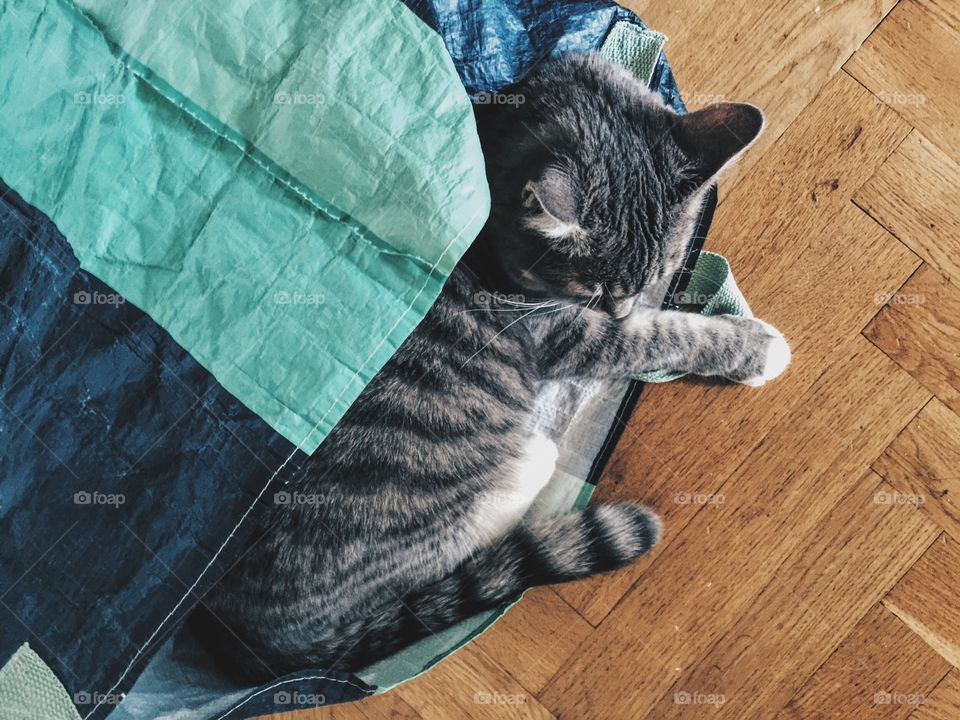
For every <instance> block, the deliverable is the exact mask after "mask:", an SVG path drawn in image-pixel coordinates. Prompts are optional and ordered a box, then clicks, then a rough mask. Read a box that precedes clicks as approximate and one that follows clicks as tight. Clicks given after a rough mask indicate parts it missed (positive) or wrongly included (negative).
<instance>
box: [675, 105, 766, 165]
mask: <svg viewBox="0 0 960 720" xmlns="http://www.w3.org/2000/svg"><path fill="white" fill-rule="evenodd" d="M763 124H764V120H763V113H762V112H761V111H760V108H758V107H754V106H753V105H747V104H745V103H729V102H722V103H716V104H714V105H710V106H709V107H705V108H703V109H702V110H697V111H696V112H692V113H688V114H686V115H681V116H680V117H679V118H678V120H677V122H676V123H675V124H674V126H673V129H672V133H673V139H674V140H675V141H676V142H677V144H678V145H679V146H680V149H681V150H683V152H684V153H685V154H686V155H687V157H689V158H690V160H691V161H692V162H693V163H694V167H695V168H696V173H697V176H698V177H699V178H700V179H701V180H703V181H707V180H709V179H710V178H712V177H713V176H714V175H716V174H717V173H719V172H720V171H721V170H722V169H723V168H724V166H726V165H727V164H729V163H730V162H731V161H732V160H734V159H736V158H737V156H739V155H740V153H742V152H743V151H744V150H746V149H747V147H749V146H750V145H751V143H753V141H754V140H756V139H757V136H758V135H760V133H761V132H762V131H763Z"/></svg>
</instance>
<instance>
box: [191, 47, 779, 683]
mask: <svg viewBox="0 0 960 720" xmlns="http://www.w3.org/2000/svg"><path fill="white" fill-rule="evenodd" d="M511 92H513V93H516V94H520V95H522V96H523V97H524V99H525V102H524V103H522V104H515V105H489V106H481V107H478V111H477V112H478V127H479V130H480V134H481V142H482V143H483V147H484V152H485V156H486V159H487V176H488V180H489V182H490V187H491V194H492V210H491V215H490V219H489V221H488V223H487V224H486V226H485V228H484V230H483V232H482V233H481V235H480V237H479V238H478V239H477V241H476V242H475V243H474V245H473V247H472V248H471V249H470V251H469V252H468V253H467V255H466V256H465V257H464V259H463V260H462V261H461V263H460V264H459V265H458V267H457V268H456V270H455V271H454V273H453V274H452V275H451V277H450V279H449V281H448V282H447V283H446V286H445V287H444V290H443V292H442V294H441V296H440V298H439V300H438V301H437V302H436V304H435V305H434V307H433V308H432V310H431V311H430V312H429V313H428V315H427V316H426V318H425V319H424V320H423V322H422V323H421V324H420V326H419V327H418V328H417V329H416V331H415V332H414V333H413V334H412V335H410V337H409V338H408V339H407V340H406V342H404V343H403V345H402V346H401V347H400V349H399V350H398V351H397V353H396V354H395V355H394V357H393V358H392V359H391V360H390V362H389V363H388V364H387V365H386V366H385V367H384V368H383V369H382V370H381V371H380V373H379V374H378V375H377V376H376V377H375V378H374V379H373V381H372V382H371V383H370V384H369V386H368V387H367V388H366V389H365V390H364V391H363V393H362V394H361V395H360V397H359V398H358V399H357V401H356V402H355V403H354V405H353V406H352V407H351V408H350V410H349V411H348V412H347V414H346V415H345V416H344V418H343V419H342V420H341V422H340V423H339V424H338V425H337V426H336V427H335V428H334V430H333V431H332V432H331V433H330V435H329V436H328V437H327V439H326V440H325V441H324V443H323V444H322V446H321V447H320V448H319V449H318V450H317V452H316V453H315V454H314V455H313V456H312V457H311V458H310V460H309V461H308V463H307V466H306V468H305V469H304V470H303V472H302V473H300V475H299V476H298V477H296V478H295V479H294V480H292V481H291V482H290V484H289V486H288V487H287V488H285V490H288V491H289V492H290V493H291V494H292V493H297V494H299V495H298V496H299V497H307V498H312V501H311V502H302V503H289V504H274V505H273V506H272V507H271V508H270V511H269V513H268V514H267V516H266V517H265V518H264V519H263V521H262V525H261V527H260V529H259V531H258V532H257V533H256V535H255V537H257V538H259V540H258V541H256V542H254V543H253V544H252V545H251V546H250V547H249V548H248V549H247V550H246V552H245V553H244V554H243V556H242V557H241V559H240V560H239V562H238V563H237V564H236V566H235V567H233V568H232V570H231V571H230V572H229V573H228V574H227V575H226V576H225V577H224V578H223V579H222V580H221V582H220V583H219V584H218V585H216V586H215V587H214V589H213V591H212V592H211V593H210V594H209V595H208V596H207V597H206V598H205V600H204V604H205V606H206V608H204V609H202V610H201V611H200V612H199V613H198V614H197V615H195V622H194V627H195V629H196V630H197V632H198V634H199V635H200V637H201V639H202V641H203V642H204V643H206V644H207V646H208V647H210V648H211V649H212V650H213V651H214V652H215V653H216V655H217V656H218V657H219V658H220V660H221V661H222V662H223V663H224V665H225V666H227V667H228V668H229V669H230V670H232V671H233V672H236V673H238V674H240V675H242V676H244V677H245V678H246V679H249V680H261V679H268V678H272V677H275V676H278V675H280V674H283V673H287V672H291V671H294V670H299V669H304V668H308V667H311V668H321V669H323V668H333V667H335V668H338V669H343V670H354V669H357V668H359V667H362V666H364V665H366V664H369V663H370V662H372V661H375V660H378V659H381V658H383V657H385V656H386V655H388V654H390V653H392V652H394V651H396V650H398V649H400V648H402V647H403V646H405V645H407V644H409V643H411V642H413V641H414V640H417V639H418V638H421V637H423V636H425V635H428V634H429V633H431V632H437V631H439V630H441V629H443V628H445V627H447V626H449V625H451V624H453V623H455V622H456V621H458V620H460V619H462V618H465V617H467V616H469V615H472V614H474V613H476V612H479V611H481V610H484V609H489V608H494V607H497V606H499V605H501V604H503V603H504V602H505V601H508V600H511V599H512V598H514V597H515V596H516V595H517V594H518V593H520V592H521V591H522V590H524V589H526V588H529V587H531V586H534V585H541V584H547V583H557V582H565V581H568V580H575V579H577V578H584V577H587V576H589V575H592V574H594V573H598V572H604V571H609V570H614V569H616V568H619V567H622V566H624V565H626V564H627V563H629V562H631V561H632V560H634V559H635V558H636V557H638V556H639V555H641V554H643V553H645V552H647V551H648V550H649V549H650V548H651V547H652V546H653V545H654V544H655V543H656V542H657V539H658V536H659V533H660V523H659V521H658V519H657V518H656V516H655V515H653V514H652V513H651V512H650V511H648V510H646V509H645V508H643V507H640V506H638V505H634V504H598V505H592V506H590V507H588V508H587V509H586V510H583V511H576V512H570V513H567V514H565V515H561V516H559V517H555V518H552V519H550V520H542V521H536V522H522V521H521V519H522V517H523V515H524V512H525V511H526V509H527V508H528V506H529V505H530V503H531V502H532V501H533V499H534V497H535V496H536V495H537V493H538V492H539V491H540V489H541V488H542V487H543V486H544V485H545V484H546V483H547V481H548V480H549V479H550V477H551V475H552V474H553V470H554V465H555V462H556V458H557V449H556V446H555V445H554V444H553V443H552V442H551V441H550V440H548V439H547V438H545V437H543V436H542V435H537V434H531V432H530V431H529V430H527V429H526V427H525V424H526V423H527V421H528V420H529V418H530V415H531V411H532V409H533V406H534V402H535V398H536V395H537V388H538V385H539V384H540V383H541V381H544V380H547V379H557V378H624V377H627V376H629V375H633V374H635V373H641V372H647V371H655V370H684V371H687V372H690V373H696V374H699V375H705V376H720V377H724V378H728V379H730V380H734V381H736V382H740V383H747V384H750V385H761V384H763V383H764V382H765V381H766V380H768V379H770V378H772V377H774V376H776V375H777V374H779V373H780V372H782V371H783V370H784V369H785V367H786V365H787V363H788V362H789V358H790V351H789V348H788V346H787V343H786V342H785V340H784V339H783V336H782V335H781V334H780V333H779V332H777V330H775V329H774V328H772V327H771V326H770V325H767V324H766V323H764V322H761V321H759V320H754V319H747V318H740V317H732V316H719V317H702V316H700V315H696V314H691V313H682V312H676V311H661V310H654V309H645V308H640V307H636V308H634V307H633V305H634V300H635V298H636V297H637V296H638V295H639V294H640V293H642V292H643V291H644V289H645V288H650V287H652V286H654V285H656V284H657V283H658V282H659V281H660V280H661V279H662V278H664V277H665V276H670V275H672V274H673V273H674V272H675V271H676V270H677V269H678V268H679V267H680V265H681V264H682V262H683V259H684V258H685V256H686V253H687V249H688V245H689V242H690V238H691V234H692V232H693V228H694V223H695V220H696V218H697V216H698V213H699V210H700V208H701V205H702V203H703V201H704V198H705V194H706V192H707V190H708V188H709V186H710V185H711V183H712V181H713V179H714V178H715V176H716V175H717V174H718V173H719V172H720V171H721V170H722V169H723V168H724V166H726V165H727V164H729V163H730V162H731V161H732V160H733V159H735V158H736V157H737V156H738V155H739V154H740V153H741V152H742V151H743V150H744V149H745V148H746V147H747V146H748V145H749V144H750V143H751V142H752V141H753V140H754V139H755V138H756V137H757V135H758V134H759V133H760V131H761V129H762V126H763V116H762V114H761V113H760V111H759V110H757V109H756V108H754V107H752V106H750V105H740V104H732V103H722V104H718V105H714V106H712V107H709V108H707V109H704V110H701V111H698V112H694V113H691V114H689V115H684V116H680V115H677V114H676V113H674V112H673V111H672V110H670V109H668V108H667V107H666V106H665V105H664V104H663V103H662V101H661V100H660V99H659V97H658V96H657V95H655V94H653V93H651V92H650V91H649V90H647V89H646V87H645V86H644V85H643V84H642V83H640V82H638V81H637V80H636V79H635V78H634V77H633V76H632V75H630V74H629V73H628V72H627V71H625V70H623V69H622V68H620V67H619V66H616V65H613V64H611V63H608V62H606V61H604V60H602V59H601V58H600V57H599V56H596V55H573V56H568V57H566V58H562V59H559V60H554V61H549V62H546V63H543V64H541V65H540V66H539V67H537V68H536V69H535V70H534V71H533V72H532V73H531V74H530V75H529V76H528V77H527V78H526V79H525V80H524V81H523V82H522V83H521V84H520V85H519V86H518V87H516V88H513V89H511Z"/></svg>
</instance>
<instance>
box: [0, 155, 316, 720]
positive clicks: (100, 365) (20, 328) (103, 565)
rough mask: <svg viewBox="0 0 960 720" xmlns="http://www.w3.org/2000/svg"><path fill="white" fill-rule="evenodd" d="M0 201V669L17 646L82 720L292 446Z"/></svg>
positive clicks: (150, 644) (45, 224) (33, 216)
mask: <svg viewBox="0 0 960 720" xmlns="http://www.w3.org/2000/svg"><path fill="white" fill-rule="evenodd" d="M0 172H2V167H0ZM0 196H2V200H0V288H2V300H0V368H2V370H0V478H2V481H0V538H2V539H3V540H2V542H0V593H2V597H0V602H2V607H0V663H2V662H5V661H6V660H7V659H8V658H9V656H10V655H12V654H13V652H14V651H15V650H16V649H17V647H18V646H20V645H21V644H22V643H24V642H29V643H30V645H31V647H32V648H33V649H34V650H35V651H36V652H38V653H39V654H40V656H41V657H42V658H43V659H44V661H46V662H47V664H48V665H49V666H50V667H51V668H52V669H53V670H54V672H55V673H56V674H57V676H58V677H59V678H60V679H61V680H62V681H63V683H64V685H65V686H66V687H67V690H68V691H69V692H70V693H71V694H72V695H75V696H76V699H77V701H78V705H79V707H78V709H79V710H80V712H81V714H82V715H85V714H86V713H87V712H89V711H91V710H93V708H94V706H95V705H96V704H97V702H96V700H97V699H98V698H101V697H102V696H107V698H106V700H107V704H106V705H104V706H102V707H101V708H100V709H99V710H98V712H97V713H96V714H95V715H94V716H95V717H100V716H103V715H105V713H106V711H107V710H109V709H110V707H109V703H111V702H115V701H116V698H115V697H111V696H112V695H116V694H118V693H120V692H122V691H124V690H126V689H127V687H128V686H129V684H130V683H131V682H132V680H133V679H134V678H135V670H134V671H132V672H126V674H125V671H126V669H127V666H128V664H129V663H131V662H132V661H133V660H134V658H136V657H137V656H138V654H139V655H141V656H142V657H143V658H146V657H149V655H150V654H151V652H152V651H153V649H155V648H157V647H159V645H160V643H161V642H162V641H163V640H165V639H166V638H167V636H168V634H169V633H170V631H171V630H173V629H174V628H175V627H176V626H177V624H178V622H179V620H180V619H181V618H182V617H183V615H184V613H185V612H186V611H188V610H189V609H190V608H191V607H192V606H193V605H194V604H195V602H196V600H197V597H198V595H199V594H202V593H203V591H204V590H205V589H206V587H207V586H209V584H210V583H211V582H213V581H214V580H215V579H216V578H217V577H218V576H219V575H220V574H221V573H222V572H223V570H225V569H226V565H225V564H224V563H225V562H226V561H228V560H229V559H230V558H232V557H233V556H234V554H235V550H236V548H237V547H238V546H240V545H241V544H242V542H243V541H244V539H245V536H246V533H247V528H248V527H249V525H248V524H244V525H243V526H242V527H241V528H240V530H239V531H238V533H237V535H236V536H235V537H234V539H233V541H232V543H231V547H230V552H229V553H227V554H225V555H223V556H221V558H220V560H219V561H218V562H215V563H214V565H213V566H212V567H211V568H210V570H209V571H207V572H206V574H205V575H204V577H203V579H202V581H201V582H200V583H199V584H198V585H197V587H196V588H195V589H194V591H193V592H190V593H188V588H189V587H190V586H191V585H193V583H194V582H195V581H196V580H197V578H198V577H199V576H200V575H201V573H202V572H203V570H204V568H205V567H206V565H207V564H208V563H209V562H210V561H211V559H212V558H213V557H214V555H215V553H216V552H217V550H218V548H220V546H221V544H222V543H223V542H224V540H226V538H227V537H228V535H229V534H230V532H231V531H232V530H233V528H234V526H235V525H236V524H237V522H238V521H239V520H240V517H241V515H242V514H243V512H244V510H245V509H246V508H247V507H248V506H250V504H251V503H252V502H253V499H254V498H255V496H256V495H257V493H259V492H260V490H261V489H262V488H263V487H264V486H265V484H266V482H267V480H268V479H269V478H270V477H271V476H272V475H273V473H274V471H275V470H276V469H277V468H278V467H279V466H280V465H281V464H282V463H283V462H284V460H285V459H286V458H287V457H288V456H290V455H291V454H293V453H294V447H293V446H292V445H291V444H290V443H289V442H288V441H287V440H285V439H283V438H282V437H281V436H279V435H278V434H277V433H275V432H274V431H273V430H272V429H271V428H270V427H269V426H267V425H266V423H264V422H263V421H262V420H261V419H260V418H259V417H257V416H256V415H254V414H253V413H252V412H250V411H249V410H248V409H247V408H246V407H244V406H243V405H241V404H240V403H239V402H238V401H237V400H236V399H235V398H234V397H233V396H232V395H230V394H229V393H227V392H226V391H224V390H223V388H222V387H221V386H220V385H219V384H218V383H217V382H216V381H215V380H214V379H213V377H212V376H211V375H210V374H209V373H208V372H207V371H206V370H204V369H203V368H202V367H200V366H199V365H198V364H197V363H196V362H195V361H194V360H193V358H192V357H191V356H190V355H189V354H187V353H186V352H185V351H184V350H183V349H182V348H181V347H179V346H178V345H177V344H176V343H175V342H174V341H173V340H172V339H171V338H170V336H169V335H168V334H167V333H166V332H165V331H164V330H162V329H161V328H160V327H159V326H157V324H156V323H154V322H153V321H152V320H151V319H150V318H149V317H147V316H146V315H144V314H143V313H142V312H140V311H139V310H138V309H137V308H135V307H133V306H132V305H130V304H127V303H120V302H119V300H118V299H117V297H116V296H115V295H113V294H112V293H113V291H112V290H111V289H110V288H109V287H107V286H105V285H103V283H101V282H99V281H98V280H97V279H96V278H93V277H91V276H90V275H89V274H87V273H86V272H84V271H82V270H80V269H79V267H78V264H77V260H76V258H75V257H74V255H73V253H72V252H71V250H70V247H69V245H68V244H67V243H66V241H65V239H64V238H63V236H62V235H61V234H60V233H59V232H58V231H57V229H56V228H55V227H54V225H53V224H52V223H51V222H50V220H49V219H47V218H46V217H45V216H43V215H42V214H41V213H39V212H38V211H36V210H35V209H33V208H31V207H29V206H27V205H25V204H24V203H23V201H22V200H21V199H20V198H19V197H18V196H17V195H16V194H15V193H13V192H11V191H10V190H9V189H8V188H7V187H6V186H5V185H2V184H0ZM304 459H305V456H303V455H302V454H297V455H294V457H293V459H292V461H291V462H290V463H288V464H287V466H286V467H285V469H284V472H283V473H281V475H280V476H278V477H277V478H276V479H275V482H277V481H280V480H282V479H283V478H284V477H286V476H287V474H288V473H290V472H292V471H294V470H295V469H296V468H297V467H298V466H299V464H300V463H302V461H303V460H304ZM270 500H272V495H267V496H265V498H264V501H266V502H269V501H270ZM185 595H186V596H187V598H186V600H185V601H183V602H182V603H181V599H182V598H184V596H185ZM178 603H179V607H177V605H178ZM175 608H176V610H175ZM169 613H173V614H172V615H171V616H170V617H167V616H168V614H169ZM158 629H159V630H158ZM144 646H146V647H145V649H144V652H142V653H139V649H140V648H142V647H144Z"/></svg>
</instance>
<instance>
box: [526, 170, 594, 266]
mask: <svg viewBox="0 0 960 720" xmlns="http://www.w3.org/2000/svg"><path fill="white" fill-rule="evenodd" d="M522 200H523V204H524V205H525V206H526V207H528V208H530V209H531V210H532V213H531V214H530V215H529V216H528V217H527V218H526V224H527V227H529V228H531V229H532V230H536V231H537V232H539V233H540V234H541V235H544V236H546V237H547V238H549V239H551V240H553V241H555V242H556V244H557V245H558V247H561V248H562V249H564V250H567V251H568V252H571V253H573V254H576V253H577V251H578V248H579V240H580V239H581V238H582V236H583V230H582V228H581V227H580V224H579V214H578V213H579V209H580V208H579V200H578V197H577V191H576V188H575V187H574V185H573V182H572V181H571V179H570V178H569V177H568V176H567V175H566V174H565V173H563V172H561V171H560V170H558V169H556V168H553V167H548V168H547V169H546V170H545V171H544V173H543V177H541V178H540V179H539V180H531V181H530V182H528V183H527V184H526V185H525V186H524V188H523V198H522Z"/></svg>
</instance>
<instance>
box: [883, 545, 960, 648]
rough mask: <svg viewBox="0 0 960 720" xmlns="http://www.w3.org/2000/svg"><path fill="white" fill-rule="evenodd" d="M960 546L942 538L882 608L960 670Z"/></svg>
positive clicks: (899, 583)
mask: <svg viewBox="0 0 960 720" xmlns="http://www.w3.org/2000/svg"><path fill="white" fill-rule="evenodd" d="M957 588H960V543H958V542H957V541H956V540H953V539H952V538H950V537H949V536H948V535H942V536H941V537H940V539H939V540H937V542H935V543H934V544H933V545H932V546H931V547H930V549H929V550H927V552H925V553H924V554H923V556H922V557H921V558H920V559H919V560H918V561H917V562H916V564H915V565H914V566H913V567H912V568H910V572H908V573H907V574H906V575H904V577H903V579H902V580H901V581H900V582H898V583H897V584H896V586H894V588H893V590H891V591H890V593H889V594H888V595H887V597H885V598H884V600H883V604H884V605H885V606H886V607H887V608H888V609H889V610H890V611H891V612H892V613H893V614H894V615H896V616H897V617H898V618H900V619H901V620H903V622H904V623H906V624H907V625H908V626H909V627H910V628H911V629H912V630H913V631H914V632H915V633H917V634H918V635H920V636H921V637H922V638H923V639H924V640H925V641H926V642H927V644H928V645H930V647H932V648H933V649H934V650H936V651H937V652H938V653H940V654H941V655H942V656H943V657H944V658H946V660H947V661H948V662H950V664H951V665H953V666H954V667H960V603H958V602H957Z"/></svg>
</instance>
